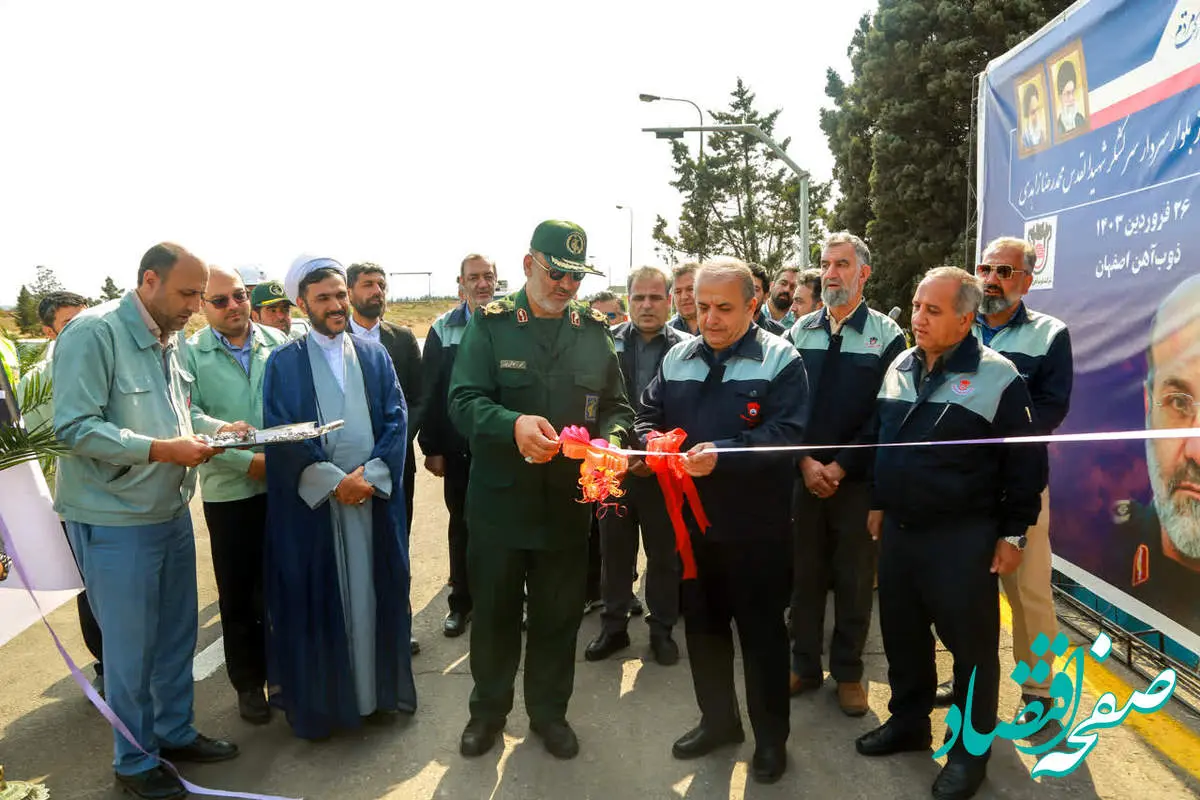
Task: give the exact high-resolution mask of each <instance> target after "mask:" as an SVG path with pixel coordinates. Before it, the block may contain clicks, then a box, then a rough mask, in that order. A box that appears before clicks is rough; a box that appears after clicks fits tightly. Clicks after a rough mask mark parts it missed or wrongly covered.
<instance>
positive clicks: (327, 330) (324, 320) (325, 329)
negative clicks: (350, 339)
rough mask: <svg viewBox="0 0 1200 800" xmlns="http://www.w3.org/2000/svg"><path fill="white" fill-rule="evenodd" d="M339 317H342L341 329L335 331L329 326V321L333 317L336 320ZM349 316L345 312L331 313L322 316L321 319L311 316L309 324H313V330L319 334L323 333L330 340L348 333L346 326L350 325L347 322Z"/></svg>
mask: <svg viewBox="0 0 1200 800" xmlns="http://www.w3.org/2000/svg"><path fill="white" fill-rule="evenodd" d="M339 315H340V316H341V327H340V328H339V329H338V330H333V329H332V328H331V327H330V326H329V320H330V318H331V317H332V318H334V319H337V317H338V316H339ZM347 316H348V315H347V314H346V312H344V311H329V312H327V313H325V314H322V315H321V316H319V317H316V316H310V317H309V318H308V320H309V322H311V323H312V326H313V330H315V331H317V332H318V333H322V334H324V335H326V336H328V337H330V338H333V337H334V336H337V335H338V334H339V333H345V332H346V326H347V325H348V324H349V323H348V322H347V320H346V318H347Z"/></svg>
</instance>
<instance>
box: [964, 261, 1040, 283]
mask: <svg viewBox="0 0 1200 800" xmlns="http://www.w3.org/2000/svg"><path fill="white" fill-rule="evenodd" d="M992 272H995V273H996V277H997V278H999V279H1000V280H1002V281H1006V280H1008V279H1009V278H1011V277H1012V276H1013V273H1014V272H1029V270H1027V269H1013V266H1012V264H976V265H975V274H976V275H978V276H979V277H981V278H986V277H987V276H988V275H991V274H992Z"/></svg>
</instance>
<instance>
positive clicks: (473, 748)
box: [458, 717, 504, 758]
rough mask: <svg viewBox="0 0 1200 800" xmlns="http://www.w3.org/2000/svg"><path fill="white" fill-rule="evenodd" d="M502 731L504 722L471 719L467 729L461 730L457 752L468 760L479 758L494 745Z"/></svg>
mask: <svg viewBox="0 0 1200 800" xmlns="http://www.w3.org/2000/svg"><path fill="white" fill-rule="evenodd" d="M503 730H504V720H500V721H498V722H489V721H487V720H484V719H477V718H475V717H472V718H471V721H470V722H468V723H467V727H465V728H463V732H462V738H461V739H460V740H459V742H458V752H460V753H462V754H463V755H464V756H466V757H468V758H474V757H475V756H481V755H483V754H484V753H486V752H487V751H488V750H491V749H492V748H493V747H494V746H495V745H496V739H497V738H499V736H500V733H501V732H502V731H503Z"/></svg>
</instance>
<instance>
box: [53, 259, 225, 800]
mask: <svg viewBox="0 0 1200 800" xmlns="http://www.w3.org/2000/svg"><path fill="white" fill-rule="evenodd" d="M207 283H208V267H207V266H206V265H205V264H204V262H202V261H200V260H199V259H198V258H196V257H195V256H194V255H192V254H191V253H189V252H188V251H187V250H184V249H183V248H182V247H180V246H179V245H175V244H165V243H164V244H158V245H155V246H154V247H151V248H150V249H149V250H148V251H147V252H146V254H145V255H144V256H143V257H142V263H141V265H140V266H139V268H138V285H137V289H135V290H133V291H130V292H128V293H126V294H125V296H124V297H122V298H121V299H120V300H113V301H111V302H108V303H104V304H103V305H100V306H96V307H95V308H90V309H88V310H87V311H85V312H83V313H82V314H80V315H79V316H77V317H76V318H75V319H74V320H72V321H71V324H70V325H68V326H67V327H66V328H65V329H64V330H63V332H62V335H61V336H59V337H58V341H57V344H56V348H55V354H54V362H53V364H52V366H51V371H52V376H53V381H54V428H55V432H56V434H57V435H58V439H59V440H60V441H61V442H62V443H63V444H64V445H65V446H66V447H67V448H68V450H69V454H68V455H66V456H63V457H62V459H61V460H60V461H59V467H58V469H59V476H58V493H57V496H56V497H55V503H54V508H55V510H56V511H57V512H58V514H59V516H61V517H62V518H63V519H64V520H65V521H66V523H67V536H68V537H69V538H70V540H71V548H72V550H74V551H75V558H76V560H77V561H78V562H79V567H80V572H81V573H82V574H83V582H84V585H85V586H86V587H87V592H88V597H89V598H90V600H91V603H92V609H93V610H94V611H95V612H96V618H97V620H98V621H99V622H100V629H101V630H102V631H104V688H105V695H106V699H107V701H108V704H109V705H110V706H111V707H112V710H113V711H114V712H115V713H116V715H117V716H118V717H120V718H121V720H122V721H123V722H124V723H125V725H126V726H127V727H128V728H129V730H130V732H131V733H132V734H133V736H134V738H135V739H136V740H137V744H133V743H131V742H128V741H126V739H125V737H124V736H122V735H121V734H120V733H117V732H116V731H114V732H113V738H114V741H115V748H116V756H115V758H114V763H113V766H114V768H115V771H116V779H117V783H118V784H120V786H121V788H123V789H124V790H125V791H127V792H129V793H131V794H133V795H135V796H137V797H144V798H155V800H163V798H177V797H184V796H186V795H187V790H186V789H184V788H183V784H182V783H180V781H179V778H177V777H176V776H175V774H174V773H172V772H170V771H168V770H167V768H166V767H164V766H162V765H161V764H160V763H159V762H158V758H157V756H158V755H160V754H161V756H162V757H163V758H165V759H167V760H169V761H175V762H179V761H198V762H210V761H223V760H225V759H228V758H233V757H234V756H236V755H237V752H238V751H237V747H236V746H235V745H233V744H232V743H230V742H226V741H221V740H218V739H210V738H209V737H207V736H204V735H203V734H200V733H198V732H197V731H196V728H195V727H194V726H193V725H192V721H193V712H192V700H193V694H194V692H193V683H192V655H193V653H194V652H195V650H196V631H197V627H198V624H197V610H196V543H195V539H194V537H193V534H192V517H191V513H190V512H189V511H188V501H190V500H191V498H192V493H193V491H194V489H195V483H196V472H195V467H197V466H199V465H200V464H203V463H205V462H206V461H208V460H209V459H210V458H212V457H213V456H214V455H217V454H219V453H220V451H219V450H215V449H213V448H212V447H210V446H209V445H208V444H206V443H205V442H204V441H203V440H201V439H200V438H199V437H198V436H196V435H195V434H194V433H193V422H192V419H191V415H190V413H189V411H188V404H189V403H190V402H191V384H192V375H191V374H190V373H189V372H187V370H186V369H185V368H184V366H183V358H182V354H181V353H180V344H181V341H182V337H181V336H180V335H179V331H181V330H182V329H183V327H184V326H185V325H186V324H187V321H188V319H190V318H191V316H192V314H194V313H196V311H197V309H198V308H199V306H200V298H201V296H202V295H203V294H204V290H205V287H206V285H207ZM197 429H198V430H199V431H200V432H201V433H206V434H214V433H220V432H223V431H225V430H231V429H233V430H242V431H245V430H246V429H247V426H246V425H245V423H244V422H243V423H241V424H240V425H224V424H221V425H216V424H214V425H212V426H210V427H208V428H207V429H206V428H204V427H202V426H200V425H197ZM139 746H140V747H139ZM143 751H145V752H143Z"/></svg>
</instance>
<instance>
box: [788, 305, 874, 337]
mask: <svg viewBox="0 0 1200 800" xmlns="http://www.w3.org/2000/svg"><path fill="white" fill-rule="evenodd" d="M869 316H871V309H870V308H868V307H867V302H866V301H865V300H860V301H859V303H858V307H857V308H855V309H854V310H853V311H851V312H850V316H849V317H848V318H847V319H846V321H845V322H843V323H842V325H843V326H846V325H849V326H850V327H851V328H854V330H856V331H858V332H859V333H862V332H863V328H865V327H866V326H867V317H869ZM803 324H804V327H805V328H809V329H812V328H824V329H825V331H826V332H828V331H829V330H830V327H829V307H828V306H821V307H820V308H819V309H817V310H816V311H814V312H812V313H811V314H808V315H807V316H805V317H804V318H803Z"/></svg>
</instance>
